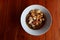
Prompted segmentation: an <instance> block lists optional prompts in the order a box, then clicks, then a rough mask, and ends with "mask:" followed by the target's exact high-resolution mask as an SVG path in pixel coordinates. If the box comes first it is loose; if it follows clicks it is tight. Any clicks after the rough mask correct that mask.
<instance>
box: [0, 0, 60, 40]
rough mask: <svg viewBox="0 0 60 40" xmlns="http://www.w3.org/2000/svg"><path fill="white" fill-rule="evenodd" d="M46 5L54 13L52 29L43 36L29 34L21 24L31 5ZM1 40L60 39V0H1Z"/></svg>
mask: <svg viewBox="0 0 60 40" xmlns="http://www.w3.org/2000/svg"><path fill="white" fill-rule="evenodd" d="M32 4H39V5H43V6H45V7H46V8H47V9H48V10H49V11H50V13H51V15H52V25H51V28H50V30H49V31H48V32H47V33H45V34H43V35H41V36H32V35H29V34H27V33H26V32H25V31H24V30H23V29H22V26H21V24H20V16H21V13H22V11H23V10H24V9H25V8H26V7H27V6H29V5H32ZM0 40H60V0H0Z"/></svg>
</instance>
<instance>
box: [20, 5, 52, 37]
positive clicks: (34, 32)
mask: <svg viewBox="0 0 60 40" xmlns="http://www.w3.org/2000/svg"><path fill="white" fill-rule="evenodd" d="M32 9H40V10H41V11H42V12H43V13H44V14H45V15H46V19H47V20H46V23H45V24H44V26H43V27H42V28H41V29H39V30H32V29H30V28H29V27H28V26H27V24H26V16H27V14H28V13H29V11H31V10H32ZM51 23H52V18H51V15H50V12H49V11H48V10H47V9H46V8H45V7H43V6H41V5H31V6H28V7H27V8H26V9H25V10H24V11H23V12H22V15H21V25H22V28H23V29H24V30H25V31H26V32H27V33H28V34H31V35H35V36H38V35H42V34H44V33H46V32H47V31H48V30H49V28H50V26H51Z"/></svg>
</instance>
